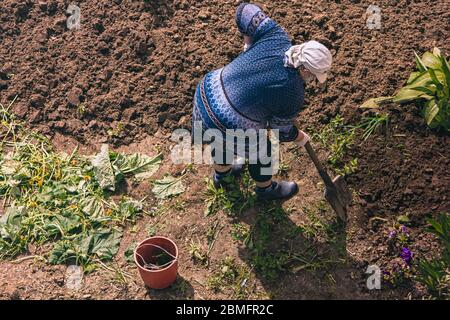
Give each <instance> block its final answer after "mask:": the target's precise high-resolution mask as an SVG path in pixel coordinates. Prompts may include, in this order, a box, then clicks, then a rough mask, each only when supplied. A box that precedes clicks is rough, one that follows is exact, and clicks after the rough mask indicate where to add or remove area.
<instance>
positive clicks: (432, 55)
mask: <svg viewBox="0 0 450 320" xmlns="http://www.w3.org/2000/svg"><path fill="white" fill-rule="evenodd" d="M415 57H416V65H417V71H415V72H413V73H411V75H410V77H409V79H408V81H407V82H406V86H405V87H403V88H402V89H400V90H399V91H398V92H397V93H396V94H395V95H394V96H391V97H380V98H374V99H370V100H368V101H366V102H365V103H364V104H363V105H362V106H361V108H378V107H380V106H381V105H383V104H386V103H390V102H393V103H398V104H403V103H407V102H411V101H419V102H421V103H423V111H422V112H423V116H424V118H425V121H426V123H427V125H428V126H430V127H431V128H442V129H444V130H445V131H447V132H449V131H450V104H449V99H450V93H449V88H450V67H449V62H448V61H447V59H446V58H445V57H444V55H443V54H442V53H441V52H440V50H439V49H438V48H434V50H433V52H425V53H424V54H423V56H422V57H421V58H420V57H419V56H418V55H417V53H415Z"/></svg>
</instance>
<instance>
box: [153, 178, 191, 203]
mask: <svg viewBox="0 0 450 320" xmlns="http://www.w3.org/2000/svg"><path fill="white" fill-rule="evenodd" d="M185 190H186V188H185V186H184V185H183V183H182V182H181V179H179V178H178V179H177V178H174V177H171V176H167V177H164V179H162V180H156V181H154V182H153V193H154V194H155V196H156V197H157V198H158V199H167V198H169V197H173V196H176V195H179V194H181V193H183V192H184V191H185Z"/></svg>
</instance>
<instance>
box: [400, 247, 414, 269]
mask: <svg viewBox="0 0 450 320" xmlns="http://www.w3.org/2000/svg"><path fill="white" fill-rule="evenodd" d="M413 256H414V254H413V253H412V252H411V250H409V249H408V248H403V249H402V253H401V254H400V257H401V258H402V259H403V261H405V263H406V264H407V265H409V264H411V260H412V258H413Z"/></svg>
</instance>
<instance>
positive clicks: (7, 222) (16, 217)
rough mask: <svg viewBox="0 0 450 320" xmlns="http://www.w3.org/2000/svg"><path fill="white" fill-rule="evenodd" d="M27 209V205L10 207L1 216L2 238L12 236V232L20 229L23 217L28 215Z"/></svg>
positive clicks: (0, 230) (0, 235)
mask: <svg viewBox="0 0 450 320" xmlns="http://www.w3.org/2000/svg"><path fill="white" fill-rule="evenodd" d="M26 214H27V210H26V208H25V207H23V206H21V207H15V206H12V207H9V208H8V209H7V210H6V212H5V214H4V215H3V216H2V217H0V238H6V237H10V236H11V235H10V233H11V232H16V231H17V230H18V229H20V226H21V224H22V219H23V218H24V217H25V216H26Z"/></svg>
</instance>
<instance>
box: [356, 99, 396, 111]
mask: <svg viewBox="0 0 450 320" xmlns="http://www.w3.org/2000/svg"><path fill="white" fill-rule="evenodd" d="M389 102H392V97H379V98H373V99H369V100H367V101H366V102H364V103H363V104H362V105H361V106H360V108H361V109H376V108H379V107H380V106H381V105H383V104H385V103H389Z"/></svg>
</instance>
